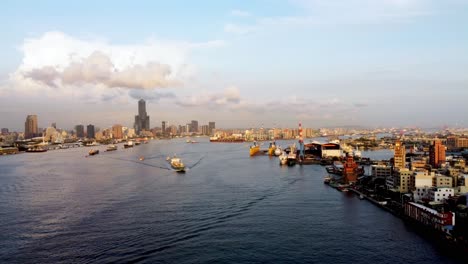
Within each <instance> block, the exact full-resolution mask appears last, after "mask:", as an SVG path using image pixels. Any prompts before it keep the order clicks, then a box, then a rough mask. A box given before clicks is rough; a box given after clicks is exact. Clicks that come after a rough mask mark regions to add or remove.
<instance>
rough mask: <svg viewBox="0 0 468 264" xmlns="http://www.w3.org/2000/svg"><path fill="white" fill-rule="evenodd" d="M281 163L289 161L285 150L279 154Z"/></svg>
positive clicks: (284, 163)
mask: <svg viewBox="0 0 468 264" xmlns="http://www.w3.org/2000/svg"><path fill="white" fill-rule="evenodd" d="M279 161H280V165H286V164H287V163H288V154H286V152H284V151H283V153H282V154H281V155H280V156H279Z"/></svg>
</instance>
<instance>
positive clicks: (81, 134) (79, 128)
mask: <svg viewBox="0 0 468 264" xmlns="http://www.w3.org/2000/svg"><path fill="white" fill-rule="evenodd" d="M75 130H76V137H77V138H84V137H85V135H84V126H83V125H76V126H75Z"/></svg>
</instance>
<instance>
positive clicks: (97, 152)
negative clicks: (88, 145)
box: [88, 149, 99, 156]
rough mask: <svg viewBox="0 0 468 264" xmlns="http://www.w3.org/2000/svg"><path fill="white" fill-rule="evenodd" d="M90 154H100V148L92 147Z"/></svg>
mask: <svg viewBox="0 0 468 264" xmlns="http://www.w3.org/2000/svg"><path fill="white" fill-rule="evenodd" d="M88 154H89V155H90V156H94V155H97V154H99V149H92V150H90V151H89V152H88Z"/></svg>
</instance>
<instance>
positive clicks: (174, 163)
mask: <svg viewBox="0 0 468 264" xmlns="http://www.w3.org/2000/svg"><path fill="white" fill-rule="evenodd" d="M168 159H169V163H170V164H171V167H172V168H173V169H174V170H175V171H177V172H185V165H184V163H183V162H182V160H180V158H178V157H176V155H174V157H172V158H169V157H168Z"/></svg>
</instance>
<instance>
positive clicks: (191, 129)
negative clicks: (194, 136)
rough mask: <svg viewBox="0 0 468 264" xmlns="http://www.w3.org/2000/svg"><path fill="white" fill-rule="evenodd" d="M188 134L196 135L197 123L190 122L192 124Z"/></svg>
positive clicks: (194, 121)
mask: <svg viewBox="0 0 468 264" xmlns="http://www.w3.org/2000/svg"><path fill="white" fill-rule="evenodd" d="M190 132H193V133H198V121H197V120H192V123H190Z"/></svg>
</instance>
